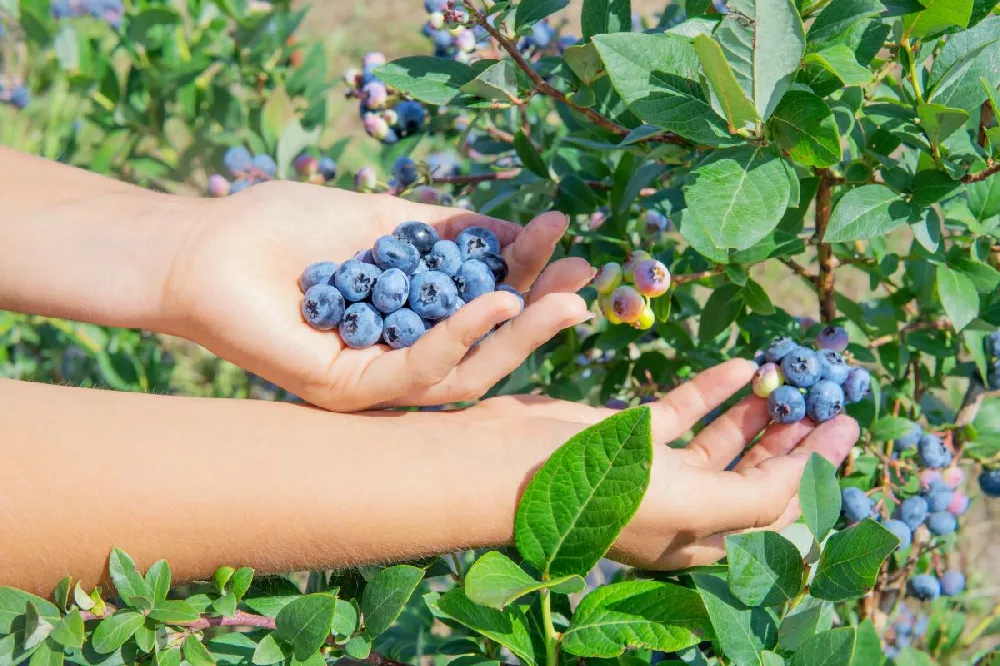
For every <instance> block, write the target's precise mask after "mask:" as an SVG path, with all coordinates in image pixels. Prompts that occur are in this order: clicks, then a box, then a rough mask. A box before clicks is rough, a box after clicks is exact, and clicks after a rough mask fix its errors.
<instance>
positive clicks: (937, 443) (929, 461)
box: [917, 433, 951, 468]
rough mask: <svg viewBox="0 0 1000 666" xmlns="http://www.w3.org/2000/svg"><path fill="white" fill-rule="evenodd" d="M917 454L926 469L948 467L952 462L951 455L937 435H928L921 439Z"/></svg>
mask: <svg viewBox="0 0 1000 666" xmlns="http://www.w3.org/2000/svg"><path fill="white" fill-rule="evenodd" d="M917 452H918V453H919V454H920V463H921V464H922V465H923V466H924V467H935V468H936V467H947V466H948V463H950V462H951V453H950V452H949V451H948V449H947V447H945V445H944V442H942V441H941V438H940V437H938V436H937V435H932V434H930V433H926V434H925V435H924V436H923V437H921V438H920V443H919V444H917Z"/></svg>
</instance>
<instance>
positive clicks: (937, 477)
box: [920, 469, 942, 488]
mask: <svg viewBox="0 0 1000 666" xmlns="http://www.w3.org/2000/svg"><path fill="white" fill-rule="evenodd" d="M935 481H942V478H941V470H937V469H924V470H921V471H920V485H921V487H923V488H929V487H930V485H931V484H932V483H934V482H935Z"/></svg>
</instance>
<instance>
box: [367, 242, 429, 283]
mask: <svg viewBox="0 0 1000 666" xmlns="http://www.w3.org/2000/svg"><path fill="white" fill-rule="evenodd" d="M372 256H373V257H374V258H375V265H376V266H378V267H379V268H381V269H382V270H387V269H389V268H398V269H399V270H401V271H403V272H404V273H406V274H407V275H410V274H412V273H413V271H415V270H416V269H417V265H418V264H419V263H420V253H419V252H417V248H415V247H413V246H412V245H410V244H409V243H407V242H406V241H404V240H400V239H399V238H396V237H395V236H382V237H380V238H379V239H378V240H377V241H375V245H374V246H373V247H372Z"/></svg>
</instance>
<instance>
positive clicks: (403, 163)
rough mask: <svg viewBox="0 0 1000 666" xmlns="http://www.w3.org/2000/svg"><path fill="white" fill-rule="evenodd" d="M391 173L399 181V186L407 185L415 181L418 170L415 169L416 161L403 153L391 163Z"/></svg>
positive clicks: (418, 173)
mask: <svg viewBox="0 0 1000 666" xmlns="http://www.w3.org/2000/svg"><path fill="white" fill-rule="evenodd" d="M392 175H393V176H394V177H395V178H396V180H397V181H399V185H400V186H401V187H409V186H410V185H413V184H414V183H415V182H417V178H419V177H420V172H419V171H418V170H417V165H416V163H414V161H413V160H411V159H410V158H409V157H406V156H405V155H404V156H403V157H400V158H398V159H397V160H396V161H395V162H394V163H393V165H392Z"/></svg>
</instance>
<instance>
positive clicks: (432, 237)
mask: <svg viewBox="0 0 1000 666" xmlns="http://www.w3.org/2000/svg"><path fill="white" fill-rule="evenodd" d="M392 235H393V236H395V237H396V238H398V239H400V240H404V241H406V242H407V243H409V244H410V245H412V246H413V247H415V248H417V252H419V253H420V254H422V255H424V254H427V253H428V252H430V251H431V249H432V248H433V247H434V244H435V243H437V242H438V241H439V240H441V237H440V236H438V232H437V231H435V229H434V227H432V226H431V225H429V224H425V223H424V222H403V223H402V224H401V225H399V226H398V227H396V230H395V231H393V232H392Z"/></svg>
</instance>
